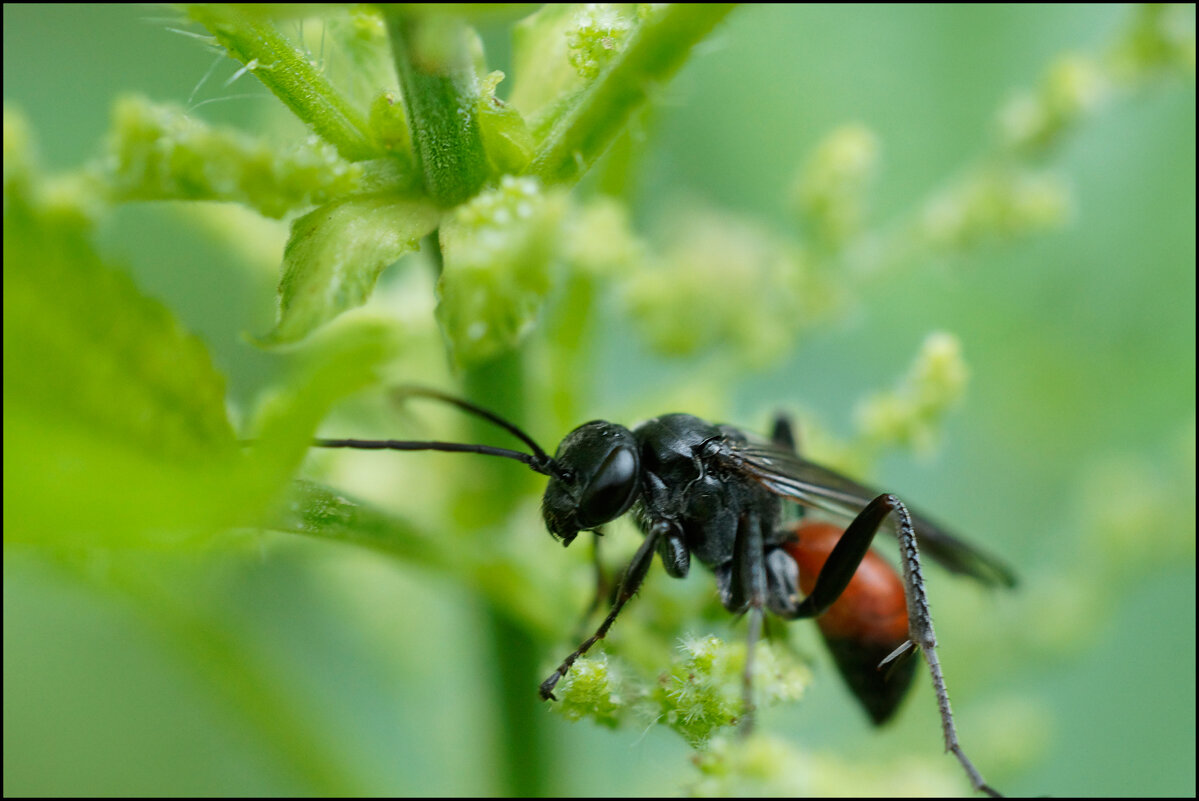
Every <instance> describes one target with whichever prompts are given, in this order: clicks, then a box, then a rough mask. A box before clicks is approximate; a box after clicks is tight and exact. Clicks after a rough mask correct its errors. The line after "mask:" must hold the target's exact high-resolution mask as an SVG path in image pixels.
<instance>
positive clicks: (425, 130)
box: [387, 11, 488, 206]
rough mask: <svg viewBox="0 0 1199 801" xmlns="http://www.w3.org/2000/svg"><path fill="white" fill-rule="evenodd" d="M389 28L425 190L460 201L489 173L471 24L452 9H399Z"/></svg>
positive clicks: (440, 199)
mask: <svg viewBox="0 0 1199 801" xmlns="http://www.w3.org/2000/svg"><path fill="white" fill-rule="evenodd" d="M387 29H388V33H389V34H390V36H391V47H392V50H393V52H394V54H395V61H396V73H397V74H398V75H399V76H400V86H401V88H402V89H403V92H404V107H405V109H406V110H407V113H408V127H409V130H411V132H412V144H413V149H414V150H415V151H416V160H417V162H418V163H419V164H420V169H421V173H422V174H423V176H424V182H425V191H427V192H428V193H429V196H430V197H431V198H433V200H434V201H436V202H437V203H439V204H440V205H442V206H455V205H457V204H459V203H461V202H462V201H464V200H466V199H467V198H469V197H471V196H473V195H474V194H475V193H476V192H478V191H479V188H480V187H481V186H482V185H483V182H484V181H485V180H486V179H487V175H488V166H487V153H486V151H485V150H484V148H483V137H482V133H481V132H480V130H479V115H478V100H479V90H478V80H477V79H476V77H475V72H474V66H473V65H472V64H471V60H470V57H469V43H470V37H471V32H470V29H469V28H467V26H466V24H465V23H464V22H463V21H462V20H460V19H458V18H457V17H455V16H453V15H436V16H423V17H422V16H414V17H406V16H404V15H403V14H400V13H396V12H394V11H392V12H389V13H388V15H387Z"/></svg>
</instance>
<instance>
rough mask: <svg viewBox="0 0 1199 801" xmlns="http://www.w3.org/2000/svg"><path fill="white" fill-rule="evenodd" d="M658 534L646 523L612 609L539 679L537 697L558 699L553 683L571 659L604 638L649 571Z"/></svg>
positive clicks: (573, 659)
mask: <svg viewBox="0 0 1199 801" xmlns="http://www.w3.org/2000/svg"><path fill="white" fill-rule="evenodd" d="M661 534H662V527H661V526H658V525H657V524H655V525H653V526H651V527H650V530H649V533H648V534H646V535H645V539H644V540H642V542H641V547H640V548H638V549H637V553H635V554H633V559H632V560H631V561H630V562H629V566H628V567H627V568H625V571H624V576H623V577H622V578H621V580H620V590H619V591H617V593H616V601H615V603H613V604H612V609H611V610H610V611H609V612H608V616H607V617H606V618H604V622H603V623H601V624H600V627H599V628H598V629H596V632H595V634H592V635H591V636H590V637H588V638H587V639H586V640H584V641H583V644H582V645H580V646H579V647H578V648H576V649H575V650H574V652H573V653H572V654H571V655H570V656H568V657H566V659H564V660H562V664H561V665H559V666H558V669H557V670H555V671H554V672H553V673H552V674H551V675H550V677H549V678H548V679H546V680H545V681H543V682H541V688H540V693H541V700H543V701H549V700H551V699H552V700H555V701H556V700H558V699H556V698H554V687H555V686H556V685H557V684H558V682H559V681H560V680H561V679H562V677H563V676H565V675H566V674H567V673H568V672H569V671H570V666H571V665H573V664H574V663H575V660H576V659H578V658H579V657H580V656H582V655H583V654H585V653H587V651H588V649H590V648H591V646H593V645H595V644H596V643H597V642H599V641H600V640H602V639H603V638H604V635H605V634H607V633H608V629H610V628H612V623H613V622H614V621H615V620H616V616H617V615H619V614H620V610H621V609H624V605H625V604H626V603H628V601H629V599H630V598H632V597H633V595H634V594H636V592H637V590H638V589H640V587H641V582H643V581H644V580H645V574H646V573H647V572H648V571H649V566H650V565H651V564H652V563H653V560H654V547H655V546H656V545H657V542H658V539H659V537H660V536H661Z"/></svg>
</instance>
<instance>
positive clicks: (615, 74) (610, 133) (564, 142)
mask: <svg viewBox="0 0 1199 801" xmlns="http://www.w3.org/2000/svg"><path fill="white" fill-rule="evenodd" d="M732 8H733V5H732V4H726V3H710V4H700V3H671V4H670V5H668V6H666V7H665V8H662V9H660V10H655V11H653V12H651V16H650V18H649V19H647V20H646V21H645V22H644V23H642V25H641V27H640V28H639V29H638V31H637V33H636V34H635V35H634V36H633V38H632V39H631V40H630V41H629V44H628V46H627V47H626V48H625V49H624V51H623V52H621V53H620V54H619V55H617V56H615V57H614V58H613V59H612V62H611V63H610V64H609V65H608V66H607V68H606V69H605V70H604V72H603V73H602V74H601V75H600V76H599V77H598V78H597V79H596V81H595V83H594V84H592V86H591V87H590V88H589V89H588V90H587V92H586V94H585V95H584V96H583V97H582V99H581V100H580V101H579V103H578V105H577V106H575V107H574V108H573V109H572V110H571V111H570V112H569V113H567V114H565V115H564V116H563V117H562V118H561V119H560V120H558V121H557V122H556V123H555V124H554V127H553V128H552V129H551V130H550V132H549V134H548V135H547V136H546V138H545V139H544V140H543V141H542V143H541V146H540V148H539V149H538V154H537V155H536V156H535V157H534V159H533V162H532V164H531V165H530V167H529V170H528V171H529V172H530V173H533V174H534V175H539V176H541V177H542V178H543V179H545V180H546V182H548V183H570V182H573V181H577V180H578V179H579V178H580V177H581V176H582V175H583V173H585V172H586V171H587V169H588V168H589V167H591V165H592V164H593V163H594V162H595V160H596V159H598V158H599V157H600V156H602V155H603V154H604V151H605V150H607V148H608V145H609V144H611V142H612V140H613V139H614V138H615V137H616V136H617V135H618V134H619V133H620V132H621V131H623V130H624V129H625V123H626V122H627V121H628V118H629V115H630V114H632V113H633V112H634V111H635V110H636V109H637V108H639V107H640V106H641V105H643V104H644V103H645V101H646V100H647V99H648V98H649V95H650V93H651V92H653V91H654V89H655V88H656V85H657V84H658V83H659V82H661V81H664V80H666V79H667V78H669V77H670V76H671V75H672V74H673V73H674V72H675V71H676V70H677V69H678V68H679V67H680V66H682V64H683V61H684V60H686V58H687V54H688V53H689V52H690V51H691V48H692V46H694V45H695V44H696V43H697V42H699V41H700V40H701V39H703V38H704V37H705V36H707V35H708V33H709V32H710V31H711V30H712V28H713V27H715V26H716V23H718V22H720V20H722V19H723V18H724V16H725V15H726V14H728V13H729V11H730V10H732Z"/></svg>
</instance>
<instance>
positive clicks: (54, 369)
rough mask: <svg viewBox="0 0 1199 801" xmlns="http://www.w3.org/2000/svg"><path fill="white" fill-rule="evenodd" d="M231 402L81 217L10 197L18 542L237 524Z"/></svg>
mask: <svg viewBox="0 0 1199 801" xmlns="http://www.w3.org/2000/svg"><path fill="white" fill-rule="evenodd" d="M224 395H225V387H224V379H223V378H222V376H221V375H220V374H219V373H218V372H217V371H216V369H215V368H214V367H213V365H212V363H211V360H210V359H209V356H208V352H207V350H206V349H205V347H204V345H203V343H201V342H200V341H199V340H198V339H196V338H195V337H193V336H191V335H190V334H188V333H187V332H185V331H183V330H182V329H181V327H180V326H179V324H178V322H177V321H176V320H175V318H174V317H173V316H172V315H171V313H170V312H169V311H168V310H167V309H166V308H165V307H163V306H162V305H161V304H159V303H158V302H156V301H153V300H151V299H149V298H147V297H145V296H143V295H142V294H140V293H139V292H138V290H137V289H136V287H135V286H134V285H133V282H132V281H131V280H130V279H129V277H128V276H127V275H125V274H124V273H122V272H120V271H118V270H114V269H112V268H110V267H108V266H107V265H105V264H103V263H102V262H101V260H100V258H99V257H98V256H97V255H96V254H95V252H94V251H93V250H92V248H91V245H90V243H89V242H88V240H87V236H86V231H85V229H84V228H83V227H82V226H81V225H79V224H78V222H77V220H75V219H73V218H71V217H69V216H61V215H56V214H55V213H53V212H47V211H44V210H39V209H35V208H34V207H32V206H31V205H30V204H28V203H27V202H26V201H25V199H24V198H22V197H19V196H16V195H13V196H9V197H7V198H6V202H5V213H4V439H5V444H4V537H5V540H6V541H23V542H52V541H56V542H63V541H71V542H83V543H88V544H112V543H116V542H138V541H141V542H145V541H147V540H149V539H151V538H153V539H156V540H159V541H163V540H172V539H175V540H177V538H178V535H180V534H181V533H184V532H195V531H200V530H204V529H207V528H210V527H212V526H213V525H217V524H219V523H220V522H222V521H226V520H229V519H230V518H231V517H232V516H236V514H237V513H238V512H240V511H241V510H240V509H238V508H237V502H236V501H235V500H234V498H233V497H232V495H231V494H230V493H229V492H228V487H227V486H226V485H227V483H228V481H229V480H230V479H229V478H228V476H229V475H230V474H231V473H232V472H233V471H232V468H233V467H234V466H235V464H236V462H237V460H238V448H237V444H236V441H235V439H234V435H233V431H232V429H231V427H230V425H229V422H228V419H227V417H226V413H225V397H224ZM68 497H69V498H70V499H71V502H70V503H64V502H63V499H64V498H68Z"/></svg>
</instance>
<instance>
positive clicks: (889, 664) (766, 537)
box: [315, 388, 1015, 795]
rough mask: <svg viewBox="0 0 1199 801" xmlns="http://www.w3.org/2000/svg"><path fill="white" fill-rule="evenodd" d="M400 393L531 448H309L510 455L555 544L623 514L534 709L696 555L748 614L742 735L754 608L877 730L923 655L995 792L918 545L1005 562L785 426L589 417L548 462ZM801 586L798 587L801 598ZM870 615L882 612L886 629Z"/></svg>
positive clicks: (987, 567)
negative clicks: (590, 617) (822, 669)
mask: <svg viewBox="0 0 1199 801" xmlns="http://www.w3.org/2000/svg"><path fill="white" fill-rule="evenodd" d="M403 394H405V395H418V396H422V397H426V398H432V399H436V400H439V401H442V402H444V403H448V404H451V405H453V406H456V407H458V408H459V409H462V410H463V411H466V412H468V413H470V414H473V415H476V416H478V417H481V418H483V419H484V420H487V421H489V422H491V423H493V424H495V425H497V426H499V427H501V428H503V429H505V430H507V431H508V432H510V433H511V434H513V435H514V436H516V437H517V438H519V439H520V440H521V441H523V442H524V443H525V444H526V445H527V446H528V447H529V449H530V450H531V451H532V452H531V453H525V452H523V451H516V450H509V449H507V448H495V447H491V446H488V445H470V444H463V443H455V442H418V441H401V440H357V439H319V440H316V443H315V444H316V445H318V446H321V447H325V448H364V449H370V450H401V451H421V450H435V451H457V452H466V453H481V454H486V455H490V456H503V457H505V458H509V459H515V460H517V461H520V462H524V463H525V464H526V465H528V466H529V467H530V468H532V469H533V470H535V471H536V472H538V473H541V474H543V475H545V476H548V477H549V484H548V485H547V486H546V489H545V496H544V498H543V501H542V507H541V508H542V514H543V516H544V517H545V525H546V528H548V529H549V532H550V534H552V535H553V536H554V537H555V538H557V539H560V540H561V541H562V543H563V544H564V545H569V544H570V543H571V542H572V541H573V540H574V539H575V537H576V536H577V535H578V533H579V532H580V531H587V530H595V529H598V528H599V527H600V526H602V525H604V524H605V523H608V522H610V521H612V520H615V519H616V518H618V517H620V516H621V515H623V514H625V513H626V512H628V511H630V510H631V511H632V512H633V515H634V517H635V519H636V522H637V526H638V527H639V528H640V529H641V531H642V533H643V534H644V535H645V539H644V541H643V542H642V543H641V547H640V548H638V549H637V553H636V554H635V555H634V556H633V559H632V561H630V562H629V565H628V567H626V568H625V571H624V574H623V577H622V578H621V581H620V585H619V588H618V590H617V594H616V597H615V600H614V601H613V604H612V608H611V610H610V611H609V612H608V615H607V617H606V618H605V619H604V621H603V623H602V624H600V626H599V628H598V629H597V630H596V632H595V634H593V635H592V636H591V637H589V638H588V639H587V640H585V641H584V642H583V643H582V644H581V645H580V646H579V647H578V648H577V649H575V651H574V652H573V653H571V654H570V655H569V656H568V657H566V659H564V660H563V661H562V664H561V665H560V666H559V667H558V669H557V670H555V671H554V673H553V674H552V675H551V676H550V677H549V678H547V679H546V680H545V681H544V682H542V684H541V697H542V698H543V699H546V700H549V699H553V698H554V695H553V691H554V686H555V685H556V684H557V683H558V681H559V680H560V679H561V678H562V677H563V676H565V675H566V673H567V672H568V671H569V670H570V668H571V665H573V664H574V662H575V660H576V659H578V658H579V657H580V656H582V655H583V654H584V653H586V651H587V650H588V649H589V648H590V647H591V646H592V645H594V644H595V643H596V642H597V641H598V640H600V639H601V638H603V637H604V635H605V634H607V632H608V629H609V628H610V627H611V626H612V623H613V621H615V620H616V617H617V615H619V614H620V611H621V609H623V608H624V606H625V604H626V603H627V602H628V601H629V599H630V598H632V597H633V595H634V594H635V593H636V592H637V590H638V588H639V587H640V586H641V583H642V581H643V580H644V579H645V576H646V573H647V572H648V570H649V566H650V563H651V562H652V560H653V556H654V554H655V553H657V554H658V556H659V558H660V560H661V562H662V566H663V567H664V568H665V569H666V572H667V573H668V574H669V575H671V576H673V577H675V578H680V577H682V576H685V575H687V573H688V571H689V570H690V568H691V559H692V557H694V558H695V559H697V560H699V561H700V562H702V563H703V564H704V565H705V566H706V567H708V568H709V569H711V570H712V572H713V573H715V575H716V586H717V590H718V592H719V595H720V602H721V604H723V605H724V607H725V608H726V609H728V610H729V611H730V612H732V613H734V614H742V613H747V615H748V622H749V639H748V648H747V651H746V665H745V672H744V678H743V682H744V699H745V716H744V717H745V719H744V722H743V727H744V730H746V731H748V730H749V728H750V727H751V726H752V713H753V704H752V695H751V689H752V688H751V683H750V676H751V671H752V658H753V653H754V644H755V642H756V641H757V639H758V637H759V636H760V634H761V629H762V619H763V614H764V612H765V611H766V610H770V611H771V612H773V613H774V614H775V615H778V616H779V617H781V618H784V619H786V620H794V619H797V618H817V617H820V618H821V630H822V632H823V633H824V636H825V639H826V641H827V642H828V643H829V645H830V647H831V648H832V650H833V654H834V656H835V657H836V661H837V664H838V667H839V669H840V670H841V672H842V673H843V675H844V676H845V678H846V680H847V681H848V683H849V684H850V687H851V689H852V690H853V691H854V693H855V695H856V696H857V697H858V699H859V700H860V701H861V702H862V704H863V705H864V706H865V707H866V709H867V711H868V712H869V713H870V715H871V717H872V718H873V719H874V721H875V722H876V723H881V722H883V721H884V720H886V719H887V718H889V717H890V716H891V714H892V713H893V712H894V710H895V708H896V706H897V705H898V703H899V701H900V700H902V697H903V695H904V693H905V691H906V689H907V686H908V684H909V683H910V680H911V676H912V666H913V663H911V662H910V661H909V660H908V657H910V656H911V655H912V652H913V651H914V650H919V651H920V652H922V653H923V654H924V659H925V661H926V662H927V663H928V668H929V672H930V673H931V674H932V680H933V688H934V690H935V691H936V695H937V703H938V706H939V707H940V712H941V723H942V730H943V733H944V736H945V747H946V750H949V751H952V752H953V754H954V755H955V756H956V757H957V759H958V761H959V762H960V763H961V764H962V766H963V768H965V770H966V773H967V774H969V776H970V781H971V782H972V783H973V785H974V787H975V788H976V789H978V790H981V791H983V792H986V793H988V794H991V795H997V793H995V791H994V790H993V789H992V788H991V787H990V786H988V785H987V783H986V782H985V781H984V780H983V778H982V776H981V775H980V774H979V772H978V771H977V770H976V769H975V767H974V765H973V764H972V763H971V761H970V760H969V758H967V756H966V754H965V753H964V752H963V751H962V749H961V746H960V745H959V744H958V738H957V731H956V729H955V727H954V721H953V714H952V712H951V711H950V708H949V696H948V693H947V691H946V689H945V680H944V678H943V677H942V674H941V665H940V662H939V660H938V659H937V652H936V645H937V638H936V635H935V634H934V633H933V623H932V617H931V616H930V614H929V609H928V599H927V597H926V596H925V592H924V579H923V576H922V575H921V564H920V557H919V555H918V552H917V539H919V543H920V549H921V550H922V551H923V552H924V553H925V554H927V555H928V556H931V557H932V558H933V559H934V560H935V561H937V562H939V563H940V564H941V565H943V566H944V567H945V568H947V569H948V570H950V571H951V572H954V573H960V574H963V575H967V576H970V577H972V578H974V579H976V580H978V581H981V582H983V583H984V584H992V585H995V584H999V585H1006V586H1012V585H1014V584H1015V577H1014V576H1013V574H1012V572H1011V571H1010V570H1009V569H1008V568H1007V567H1006V566H1005V565H1004V564H1003V563H1002V562H1000V561H999V560H997V559H995V558H994V557H992V556H990V555H988V554H986V553H984V552H982V551H980V550H979V549H977V548H975V547H974V546H972V545H969V544H967V543H965V542H963V541H962V540H960V539H958V538H957V537H955V536H953V535H951V534H949V533H947V532H946V531H945V530H944V529H943V528H941V527H940V526H938V525H935V524H934V523H932V522H930V521H929V519H928V518H926V517H924V516H923V515H920V514H916V513H913V512H911V511H909V509H908V507H907V506H905V505H904V504H903V502H902V501H900V500H899V498H897V497H895V496H894V495H891V494H889V493H880V492H877V491H875V490H872V489H870V488H868V487H865V486H863V485H861V484H858V483H857V482H854V481H852V480H850V479H848V478H846V477H844V476H842V475H840V474H838V473H835V472H833V471H832V470H829V469H828V468H825V467H821V466H820V465H817V464H813V463H812V462H809V461H807V460H806V459H803V458H802V457H801V456H799V455H798V453H797V452H796V448H795V443H794V437H793V434H792V432H791V427H790V425H789V423H788V422H787V420H786V419H785V418H779V419H778V420H777V421H776V423H775V427H774V433H773V436H772V437H771V440H770V441H768V442H764V441H759V440H756V439H754V438H752V437H750V436H749V435H747V434H746V433H745V432H743V431H742V430H741V429H739V428H736V427H734V426H730V425H715V424H712V423H708V422H706V421H704V420H701V419H699V418H698V417H693V416H692V415H689V414H665V415H662V416H661V417H655V418H654V419H652V420H649V421H647V422H644V423H642V424H641V425H639V426H637V427H636V428H634V429H633V430H631V431H630V430H629V429H627V428H625V427H624V426H621V425H617V424H615V423H609V422H606V421H603V420H593V421H592V422H590V423H584V424H583V425H581V426H579V427H578V428H576V429H575V430H574V431H571V432H570V433H569V434H567V435H566V438H565V439H564V440H562V444H561V445H559V446H558V451H557V453H555V454H554V455H553V456H552V457H551V456H550V455H549V454H547V453H546V452H545V451H544V450H542V449H541V448H540V447H539V446H538V445H537V443H536V442H534V441H533V440H532V438H531V437H529V436H528V435H527V434H525V433H524V432H523V431H521V430H520V429H519V428H517V427H516V426H515V425H513V424H512V423H509V422H508V421H506V420H504V419H503V418H501V417H499V416H498V415H496V414H494V413H492V412H489V411H487V410H486V409H483V408H480V407H478V406H475V405H474V404H472V403H469V402H468V401H465V400H462V399H460V398H455V397H452V396H449V395H445V394H442V393H440V392H437V391H435V390H428V389H418V388H406V389H404V390H403ZM784 501H788V502H792V503H796V504H801V505H803V506H810V507H814V508H816V509H820V510H822V511H824V512H828V513H831V514H833V515H837V516H839V517H842V518H845V519H847V520H850V521H851V522H850V523H849V525H848V527H847V528H846V529H845V530H844V533H840V532H839V531H838V530H836V529H833V530H832V533H831V535H830V533H829V531H828V528H827V527H826V528H825V529H823V530H818V529H817V528H816V527H814V526H812V525H810V524H805V525H799V526H796V525H784V524H783V522H782V521H783V502H784ZM884 523H887V524H888V526H887V528H888V530H891V531H893V532H894V533H895V535H896V537H897V538H898V540H899V548H900V554H901V559H900V561H901V564H902V574H903V580H902V585H900V584H899V580H898V578H897V577H896V576H895V573H894V571H893V570H891V568H890V567H889V566H886V564H885V562H883V561H882V560H881V559H878V557H876V556H874V555H873V554H870V553H869V551H870V544H871V542H872V541H873V539H874V535H875V534H877V533H878V532H879V530H880V528H882V527H883V524H884ZM880 565H881V566H882V567H881V568H880ZM880 570H881V571H882V572H881V574H880V573H879V571H880ZM868 573H870V574H871V575H874V574H880V575H881V576H882V581H881V582H874V583H871V581H868V576H867V574H868ZM888 575H889V576H890V578H889V579H888V578H887V576H888ZM900 588H901V589H902V592H900V591H899V589H900ZM802 590H807V591H806V593H804V597H803V598H802V599H801V597H800V596H801V591H802ZM880 608H882V609H884V611H886V615H885V617H886V620H885V621H882V622H880V620H881V618H878V610H879V609H880ZM826 613H829V614H827V615H826ZM822 616H823V617H822ZM897 621H898V623H897ZM884 667H885V668H886V670H885V671H884V670H881V669H882V668H884Z"/></svg>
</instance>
